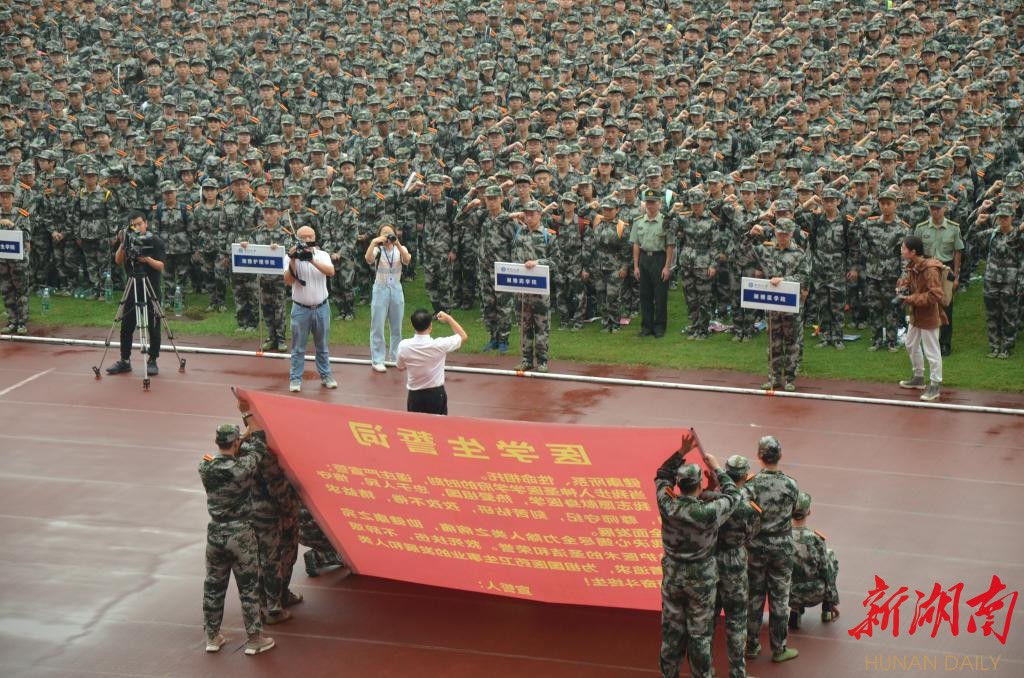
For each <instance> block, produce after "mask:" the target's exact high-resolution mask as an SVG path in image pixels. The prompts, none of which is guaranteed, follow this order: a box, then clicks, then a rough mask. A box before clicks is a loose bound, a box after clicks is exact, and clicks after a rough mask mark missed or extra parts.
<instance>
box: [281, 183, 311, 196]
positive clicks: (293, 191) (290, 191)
mask: <svg viewBox="0 0 1024 678" xmlns="http://www.w3.org/2000/svg"><path fill="white" fill-rule="evenodd" d="M305 194H306V193H305V191H303V190H302V187H301V186H294V185H292V186H289V187H288V188H287V189H285V192H284V195H285V197H287V198H290V197H292V196H293V195H297V196H299V197H300V198H301V197H302V196H304V195H305Z"/></svg>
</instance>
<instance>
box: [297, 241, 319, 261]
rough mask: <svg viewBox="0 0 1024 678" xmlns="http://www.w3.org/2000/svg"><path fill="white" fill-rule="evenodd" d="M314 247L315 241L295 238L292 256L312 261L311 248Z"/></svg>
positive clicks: (300, 259)
mask: <svg viewBox="0 0 1024 678" xmlns="http://www.w3.org/2000/svg"><path fill="white" fill-rule="evenodd" d="M315 248H316V242H303V241H301V240H296V241H295V254H294V258H295V259H298V260H299V261H312V260H313V250H314V249H315Z"/></svg>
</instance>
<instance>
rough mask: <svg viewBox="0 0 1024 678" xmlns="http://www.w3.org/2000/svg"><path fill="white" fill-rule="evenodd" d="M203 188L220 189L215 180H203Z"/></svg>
mask: <svg viewBox="0 0 1024 678" xmlns="http://www.w3.org/2000/svg"><path fill="white" fill-rule="evenodd" d="M202 187H203V188H220V184H219V183H218V182H217V180H216V179H203V183H202Z"/></svg>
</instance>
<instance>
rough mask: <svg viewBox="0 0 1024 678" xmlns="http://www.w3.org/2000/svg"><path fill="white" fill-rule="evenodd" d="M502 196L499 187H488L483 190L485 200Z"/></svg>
mask: <svg viewBox="0 0 1024 678" xmlns="http://www.w3.org/2000/svg"><path fill="white" fill-rule="evenodd" d="M502 196H503V193H502V192H501V187H500V186H488V187H487V188H485V189H484V197H485V198H500V197H502Z"/></svg>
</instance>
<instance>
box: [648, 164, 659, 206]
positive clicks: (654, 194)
mask: <svg viewBox="0 0 1024 678" xmlns="http://www.w3.org/2000/svg"><path fill="white" fill-rule="evenodd" d="M659 171H660V170H659ZM661 197H662V195H661V191H656V190H654V189H653V188H648V189H647V190H646V191H644V201H645V202H657V201H660V200H661Z"/></svg>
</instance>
